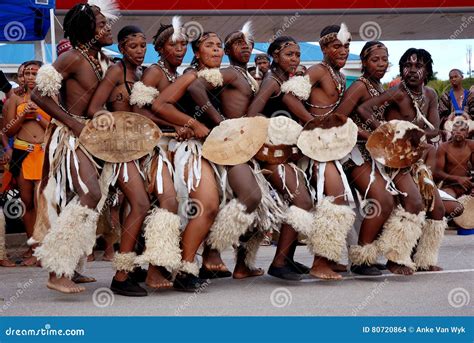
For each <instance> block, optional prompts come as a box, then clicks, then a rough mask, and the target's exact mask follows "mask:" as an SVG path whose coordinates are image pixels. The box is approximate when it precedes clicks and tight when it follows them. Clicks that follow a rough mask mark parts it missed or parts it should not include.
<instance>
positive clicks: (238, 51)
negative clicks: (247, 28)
mask: <svg viewBox="0 0 474 343" xmlns="http://www.w3.org/2000/svg"><path fill="white" fill-rule="evenodd" d="M252 49H253V43H250V44H248V43H247V41H246V40H245V39H244V38H243V37H242V38H238V39H236V40H235V41H234V42H233V43H232V45H231V46H230V48H229V51H228V52H227V54H228V55H229V57H230V58H231V59H233V60H234V61H237V62H240V63H243V64H247V63H248V62H249V60H250V55H251V54H252Z"/></svg>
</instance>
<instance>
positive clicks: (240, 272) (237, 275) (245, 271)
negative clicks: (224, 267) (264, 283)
mask: <svg viewBox="0 0 474 343" xmlns="http://www.w3.org/2000/svg"><path fill="white" fill-rule="evenodd" d="M263 274H264V270H263V269H262V268H255V269H251V268H249V267H247V266H246V265H245V264H241V265H236V266H235V269H234V273H233V274H232V277H233V278H234V279H245V278H247V277H253V276H262V275H263Z"/></svg>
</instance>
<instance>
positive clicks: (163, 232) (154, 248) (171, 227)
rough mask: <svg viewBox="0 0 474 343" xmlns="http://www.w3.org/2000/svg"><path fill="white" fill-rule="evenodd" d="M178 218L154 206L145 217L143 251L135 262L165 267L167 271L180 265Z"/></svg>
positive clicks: (174, 269) (171, 270)
mask: <svg viewBox="0 0 474 343" xmlns="http://www.w3.org/2000/svg"><path fill="white" fill-rule="evenodd" d="M179 227H180V219H179V217H178V216H177V215H176V214H173V213H171V212H169V211H167V210H165V209H162V208H155V209H153V211H152V212H151V214H149V215H148V216H147V218H146V219H145V229H144V231H145V252H144V253H143V254H142V255H140V256H138V258H137V261H136V262H137V264H139V265H141V266H142V267H145V266H146V265H148V264H149V263H151V264H152V265H154V266H160V267H165V268H166V269H167V270H168V271H169V272H173V271H176V270H178V268H179V266H180V265H181V249H180V247H179V241H180V231H179Z"/></svg>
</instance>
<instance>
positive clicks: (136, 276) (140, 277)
mask: <svg viewBox="0 0 474 343" xmlns="http://www.w3.org/2000/svg"><path fill="white" fill-rule="evenodd" d="M147 274H148V270H146V269H143V268H135V269H134V270H133V272H131V273H129V274H128V276H130V277H131V278H132V279H133V280H135V281H136V282H145V280H146V275H147Z"/></svg>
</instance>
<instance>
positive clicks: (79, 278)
mask: <svg viewBox="0 0 474 343" xmlns="http://www.w3.org/2000/svg"><path fill="white" fill-rule="evenodd" d="M71 280H72V282H74V283H90V282H96V281H97V280H96V279H95V278H93V277H90V276H85V275H82V274H80V273H78V272H74V276H73V277H72V279H71Z"/></svg>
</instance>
